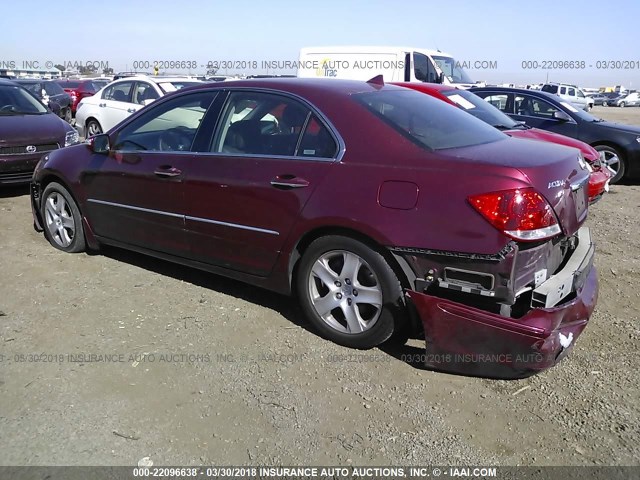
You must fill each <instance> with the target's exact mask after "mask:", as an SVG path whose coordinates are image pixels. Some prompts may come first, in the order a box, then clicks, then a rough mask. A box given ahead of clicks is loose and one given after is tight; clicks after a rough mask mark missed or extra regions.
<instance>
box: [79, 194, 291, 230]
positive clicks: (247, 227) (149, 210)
mask: <svg viewBox="0 0 640 480" xmlns="http://www.w3.org/2000/svg"><path fill="white" fill-rule="evenodd" d="M87 202H89V203H97V204H100V205H107V206H110V207H119V208H125V209H128V210H135V211H138V212H145V213H155V214H157V215H164V216H166V217H172V218H182V219H183V220H193V221H196V222H203V223H211V224H214V225H222V226H224V227H231V228H238V229H241V230H249V231H252V232H260V233H268V234H269V235H280V233H278V232H276V231H275V230H269V229H267V228H260V227H252V226H250V225H242V224H239V223H230V222H222V221H220V220H212V219H210V218H201V217H192V216H189V215H181V214H179V213H173V212H165V211H163V210H154V209H152V208H144V207H136V206H134V205H125V204H123V203H116V202H108V201H106V200H98V199H95V198H89V199H88V200H87Z"/></svg>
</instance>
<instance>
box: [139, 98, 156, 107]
mask: <svg viewBox="0 0 640 480" xmlns="http://www.w3.org/2000/svg"><path fill="white" fill-rule="evenodd" d="M153 101H155V98H147V99H146V100H143V101H142V105H144V106H147V105H149V104H150V103H152V102H153Z"/></svg>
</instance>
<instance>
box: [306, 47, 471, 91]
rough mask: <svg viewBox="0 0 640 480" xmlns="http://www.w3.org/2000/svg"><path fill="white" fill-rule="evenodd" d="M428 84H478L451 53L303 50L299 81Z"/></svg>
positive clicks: (395, 49)
mask: <svg viewBox="0 0 640 480" xmlns="http://www.w3.org/2000/svg"><path fill="white" fill-rule="evenodd" d="M376 75H382V76H383V77H384V80H385V82H428V83H444V84H447V85H456V86H458V87H461V88H469V87H471V86H474V85H476V86H477V84H476V83H474V82H473V80H471V78H470V77H469V75H467V72H465V71H464V69H463V68H462V65H461V64H460V62H457V61H456V59H455V58H453V57H452V56H451V55H449V54H448V53H443V52H440V51H439V50H427V49H424V48H413V47H363V46H341V47H306V48H302V49H301V50H300V58H299V61H298V77H301V78H344V79H351V80H365V81H366V80H369V79H371V78H373V77H375V76H376Z"/></svg>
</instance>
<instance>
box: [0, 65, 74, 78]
mask: <svg viewBox="0 0 640 480" xmlns="http://www.w3.org/2000/svg"><path fill="white" fill-rule="evenodd" d="M0 75H1V76H4V77H16V78H29V77H31V78H60V77H61V76H62V72H61V71H60V70H58V69H57V68H55V67H53V68H0Z"/></svg>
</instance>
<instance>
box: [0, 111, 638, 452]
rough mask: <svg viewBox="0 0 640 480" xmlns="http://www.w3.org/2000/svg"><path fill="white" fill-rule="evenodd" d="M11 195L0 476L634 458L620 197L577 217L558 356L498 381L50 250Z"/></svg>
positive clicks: (140, 263) (244, 296)
mask: <svg viewBox="0 0 640 480" xmlns="http://www.w3.org/2000/svg"><path fill="white" fill-rule="evenodd" d="M594 113H596V114H597V115H601V116H603V117H604V118H608V119H612V120H618V121H624V122H626V123H633V124H637V125H640V108H636V109H631V108H625V109H616V108H601V107H597V108H596V109H595V111H594ZM27 192H28V189H26V188H22V189H10V190H4V191H0V265H1V266H2V277H1V278H0V431H2V432H3V434H4V439H5V441H4V444H3V448H2V449H0V465H135V464H137V462H138V461H139V460H140V459H141V458H143V457H150V458H151V460H152V461H153V462H154V464H156V465H190V464H218V465H220V464H225V465H234V464H236V465H237V464H280V465H304V464H312V465H327V464H339V465H350V464H353V465H389V464H392V465H401V464H422V465H430V464H431V465H436V464H454V465H468V464H479V465H640V442H639V441H638V440H639V439H640V392H639V391H638V385H640V361H639V355H638V342H639V340H640V328H639V326H638V316H639V310H640V300H639V298H638V296H639V293H638V291H639V290H638V284H639V280H640V263H639V255H638V252H640V237H639V235H638V230H637V229H638V225H639V224H640V187H639V186H638V185H622V186H614V187H613V188H612V191H611V193H610V194H609V195H607V196H606V198H604V200H603V201H601V202H599V203H598V204H597V205H595V206H594V207H593V208H592V209H591V213H590V219H589V224H590V226H591V227H592V230H593V232H594V235H595V238H596V241H597V244H598V253H597V257H596V266H597V268H598V271H599V274H600V301H599V304H598V308H597V310H596V312H595V314H594V316H593V317H592V320H591V322H590V324H589V326H588V327H587V329H586V330H585V332H584V333H583V335H582V336H581V337H580V338H579V340H578V342H577V344H576V347H575V349H574V351H573V353H572V355H571V356H569V357H568V358H567V359H565V360H564V361H563V362H562V363H561V364H560V365H558V366H557V367H555V368H553V369H551V370H549V371H547V372H544V373H542V374H539V375H537V376H534V377H530V378H528V379H524V380H517V381H496V380H487V379H478V378H467V377H462V376H454V375H447V374H443V373H436V372H432V371H428V370H424V369H421V368H419V367H418V366H416V365H412V364H408V363H406V362H404V361H402V355H406V354H412V353H416V352H417V353H420V352H421V351H422V350H421V344H420V342H418V341H413V340H412V341H411V342H410V343H409V344H408V345H407V346H406V347H404V348H403V349H402V350H400V351H399V352H397V351H396V352H388V353H387V352H385V351H382V350H378V349H375V350H371V351H368V352H358V351H352V350H348V349H345V348H342V347H339V346H337V345H334V344H332V343H329V342H327V341H324V340H323V339H321V338H319V337H318V336H316V335H315V334H314V333H313V332H311V331H310V330H309V328H308V326H307V325H306V324H305V323H304V321H303V319H302V316H301V315H300V313H299V312H298V310H297V308H296V306H295V304H294V303H293V302H292V301H291V300H289V299H288V298H285V297H281V296H278V295H275V294H272V293H269V292H266V291H261V290H258V289H256V288H253V287H249V286H245V285H243V284H240V283H237V282H233V281H230V280H227V279H224V278H220V277H215V276H212V275H208V274H205V273H202V272H198V271H194V270H190V269H188V268H183V267H180V266H175V265H172V264H168V263H163V262H160V261H157V260H153V259H149V258H147V257H144V256H141V255H137V254H133V253H128V252H124V251H121V250H116V249H108V250H105V251H104V252H103V254H101V255H86V254H78V255H68V254H64V253H62V252H59V251H57V250H55V249H53V248H52V247H50V246H49V245H48V243H47V242H46V240H45V239H44V237H43V236H42V235H40V234H37V233H36V232H35V231H34V230H33V229H32V225H31V213H30V209H29V201H28V194H27ZM42 353H44V354H45V356H44V357H42V358H44V359H45V360H47V361H46V362H41V361H38V362H36V361H35V360H36V358H34V357H32V356H30V355H33V354H36V355H38V356H39V355H40V354H42ZM92 354H94V355H104V356H105V359H103V361H101V362H100V361H93V362H92V361H87V360H91V359H87V358H85V361H82V357H81V355H85V357H88V356H89V355H92ZM340 355H343V357H342V358H341V357H340ZM106 356H109V361H106V358H107V357H106ZM38 358H40V357H38ZM74 360H75V361H74Z"/></svg>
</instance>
